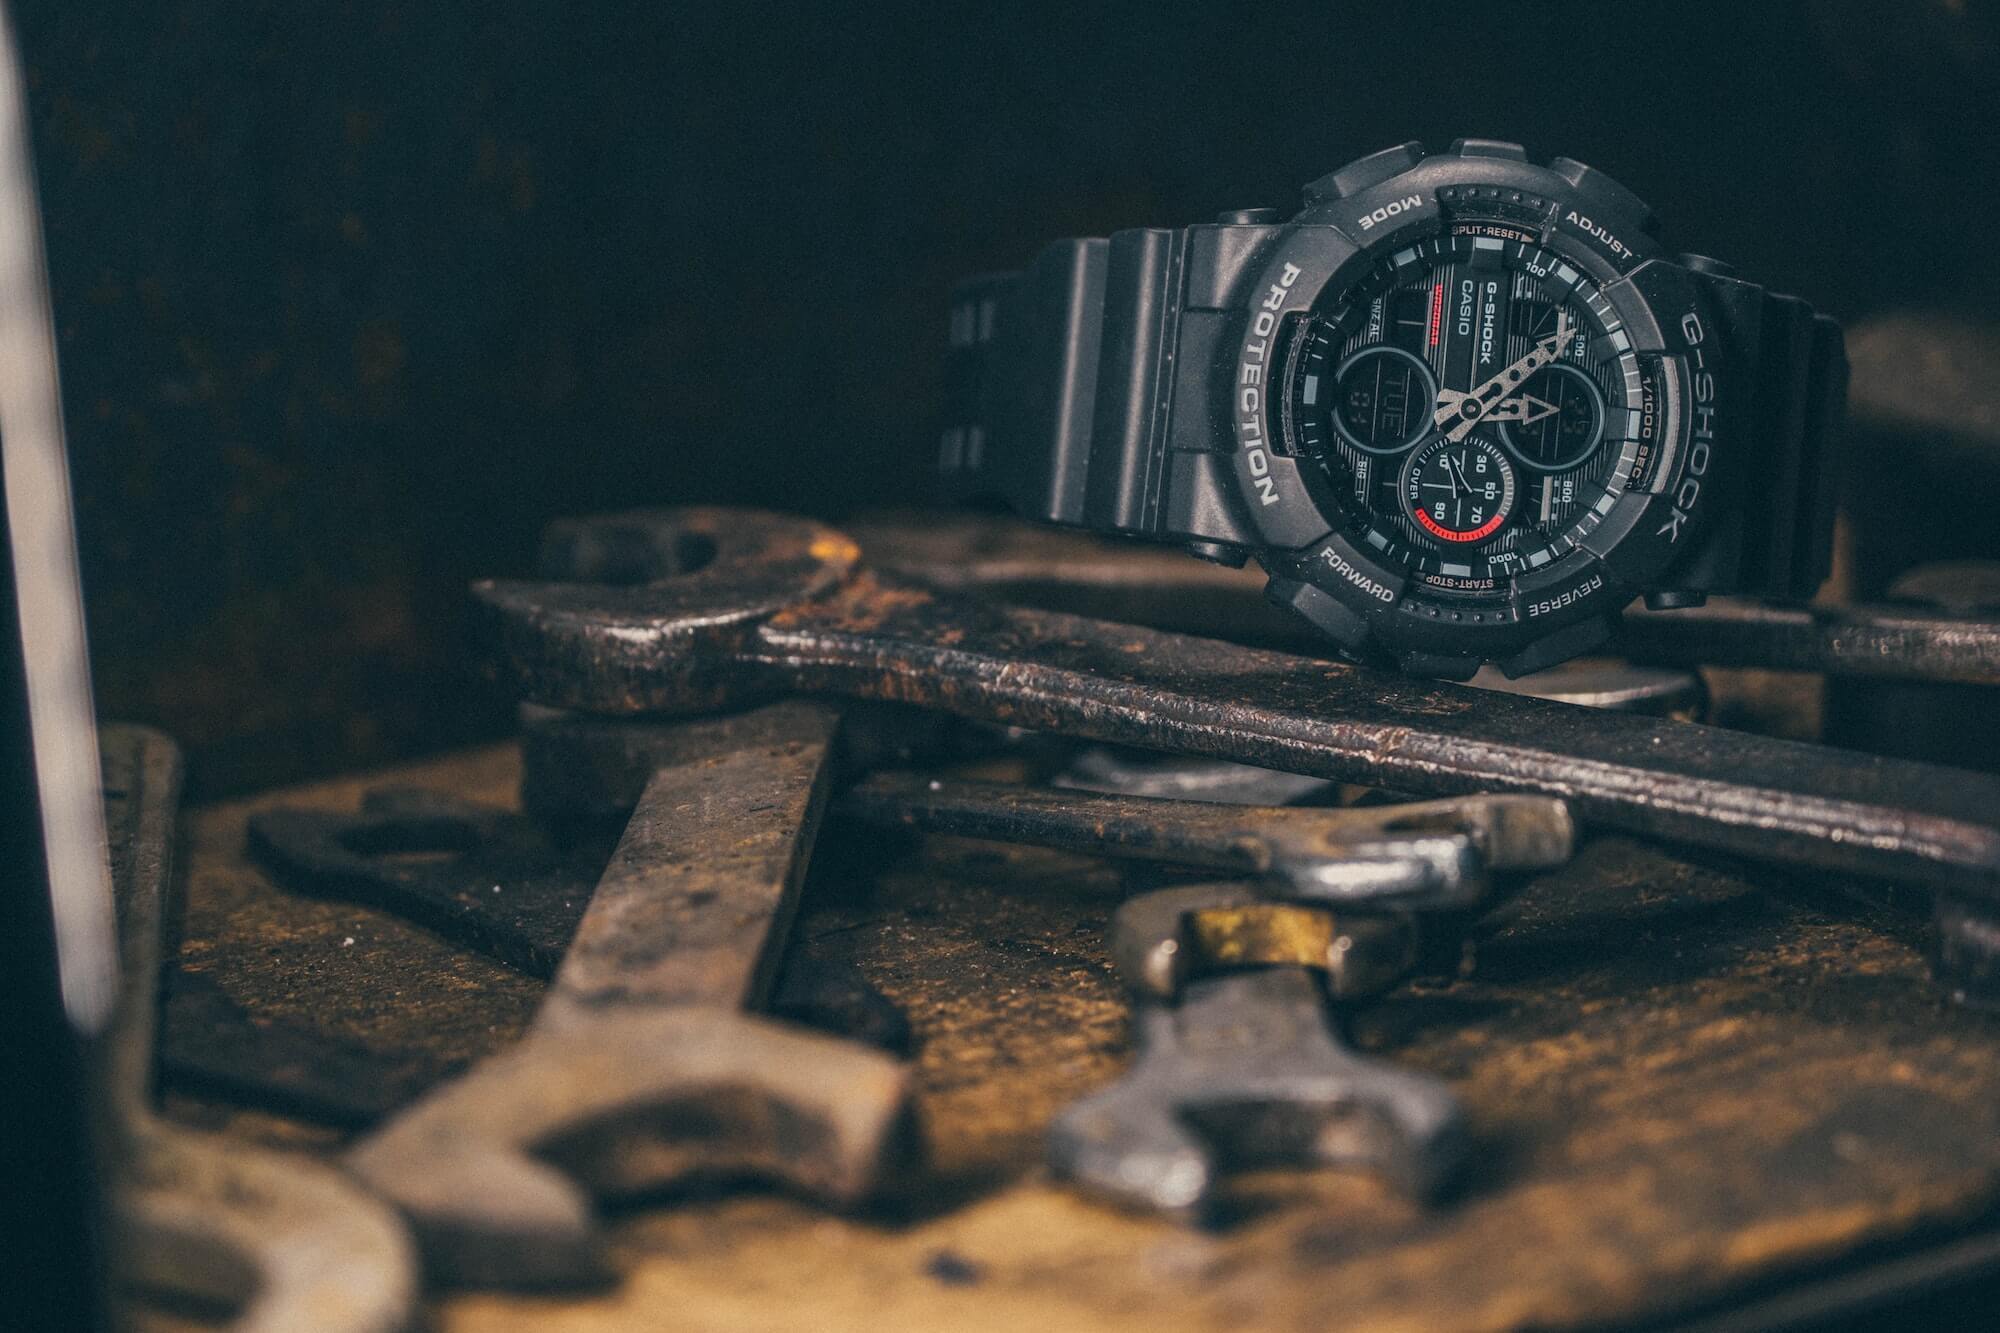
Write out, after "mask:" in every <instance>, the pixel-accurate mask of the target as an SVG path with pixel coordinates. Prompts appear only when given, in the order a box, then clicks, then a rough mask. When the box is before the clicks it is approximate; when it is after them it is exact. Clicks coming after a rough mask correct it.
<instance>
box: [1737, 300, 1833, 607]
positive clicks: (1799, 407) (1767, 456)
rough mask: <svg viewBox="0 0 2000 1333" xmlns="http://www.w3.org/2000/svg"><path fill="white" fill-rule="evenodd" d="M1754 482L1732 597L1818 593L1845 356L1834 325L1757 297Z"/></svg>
mask: <svg viewBox="0 0 2000 1333" xmlns="http://www.w3.org/2000/svg"><path fill="white" fill-rule="evenodd" d="M1761 303H1762V309H1761V311H1760V314H1761V318H1760V320H1759V329H1758V332H1759V337H1758V355H1757V381H1756V408H1755V412H1756V421H1757V438H1758V439H1759V441H1760V443H1761V449H1760V456H1759V458H1758V459H1757V460H1756V467H1757V469H1758V470H1757V473H1756V474H1755V475H1754V476H1752V477H1751V478H1750V480H1749V485H1748V486H1747V487H1745V488H1744V492H1743V493H1744V495H1745V504H1746V505H1747V506H1749V512H1748V514H1747V515H1746V521H1745V523H1744V527H1743V547H1742V563H1741V566H1740V567H1739V570H1738V590H1739V591H1742V592H1746V593H1751V594H1754V595H1756V596H1760V597H1768V598H1772V599H1775V600H1780V601H1805V600H1808V599H1809V598H1811V597H1812V595H1813V594H1814V593H1816V592H1817V591H1819V586H1820V584H1822V583H1824V582H1825V581H1826V577H1827V574H1828V573H1829V572H1830V570H1831V567H1832V562H1833V518H1834V508H1835V505H1836V503H1837V501H1838V499H1839V496H1838V481H1839V475H1840V470H1841V469H1840V463H1841V458H1840V449H1839V446H1840V428H1841V421H1842V417H1843V415H1844V413H1845V409H1846V404H1847V352H1846V345H1845V340H1844V339H1843V338H1842V336H1841V332H1840V325H1838V324H1836V323H1835V322H1834V321H1833V320H1831V319H1829V318H1827V317H1826V316H1825V315H1821V314H1817V313H1815V312H1814V311H1813V308H1812V307H1811V306H1809V305H1807V304H1806V303H1805V302H1804V301H1801V300H1799V299H1798V298H1797V297H1795V296H1781V295H1778V294H1777V293H1775V292H1765V293H1762V302H1761Z"/></svg>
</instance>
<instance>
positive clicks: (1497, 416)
mask: <svg viewBox="0 0 2000 1333" xmlns="http://www.w3.org/2000/svg"><path fill="white" fill-rule="evenodd" d="M1555 411H1556V405H1555V404H1554V403H1545V402H1543V401H1542V400H1541V399H1539V398H1537V397H1535V396H1534V395H1533V394H1528V393H1517V394H1515V395H1514V396H1513V397H1512V398H1508V399H1505V400H1503V401H1502V402H1501V403H1500V405H1499V406H1498V407H1495V408H1493V409H1492V410H1491V411H1489V412H1487V413H1485V414H1484V415H1482V416H1481V417H1480V418H1479V419H1480V420H1481V421H1516V422H1520V423H1521V424H1523V425H1526V424H1527V423H1529V422H1532V421H1540V420H1541V419H1542V418H1543V417H1546V416H1553V415H1555Z"/></svg>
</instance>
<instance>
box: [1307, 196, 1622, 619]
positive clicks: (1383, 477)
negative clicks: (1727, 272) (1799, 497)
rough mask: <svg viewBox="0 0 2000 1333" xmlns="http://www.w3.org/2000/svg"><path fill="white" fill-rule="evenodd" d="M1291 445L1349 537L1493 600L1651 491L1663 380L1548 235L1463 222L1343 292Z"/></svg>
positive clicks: (1412, 571) (1318, 314)
mask: <svg viewBox="0 0 2000 1333" xmlns="http://www.w3.org/2000/svg"><path fill="white" fill-rule="evenodd" d="M1286 374H1287V377H1288V382H1287V387H1286V394H1285V423H1284V429H1285V439H1286V444H1287V447H1288V448H1289V449H1290V450H1291V451H1292V452H1294V453H1296V454H1298V455H1300V456H1302V457H1305V458H1309V459H1312V460H1314V461H1315V462H1317V464H1318V465H1319V466H1320V467H1321V468H1322V469H1323V470H1324V472H1325V475H1326V478H1327V480H1328V481H1329V482H1330V483H1331V485H1332V487H1333V490H1334V493H1335V495H1336V496H1337V497H1338V500H1339V504H1340V509H1341V517H1342V519H1343V520H1344V524H1345V528H1346V530H1347V532H1348V535H1349V536H1350V537H1351V538H1352V539H1353V540H1354V541H1355V542H1356V543H1357V544H1360V545H1362V546H1363V547H1364V548H1365V549H1368V550H1371V551H1372V552H1373V553H1374V555H1375V558H1376V559H1378V560H1380V561H1381V562H1382V563H1384V564H1386V565H1389V566H1391V567H1393V568H1398V569H1400V570H1402V571H1403V572H1405V573H1407V574H1408V575H1409V577H1411V578H1412V579H1415V580H1417V581H1420V582H1421V583H1423V584H1424V585H1426V586H1428V587H1430V588H1433V589H1440V590H1444V591H1447V592H1452V593H1463V594H1466V595H1469V596H1475V597H1476V596H1479V595H1481V594H1486V593H1499V592H1504V591H1506V589H1507V587H1508V585H1509V583H1510V581H1511V580H1512V579H1513V578H1514V576H1516V575H1518V574H1522V573H1526V572H1529V571H1532V570H1537V569H1540V568H1542V567H1543V566H1545V565H1548V564H1550V563H1551V562H1553V561H1555V560H1557V559H1559V558H1561V557H1562V556H1563V555H1564V554H1565V553H1567V552H1569V551H1571V550H1573V549H1575V547H1576V545H1577V543H1578V541H1579V540H1580V539H1581V538H1583V537H1584V536H1585V535H1587V534H1588V533H1589V532H1590V531H1591V530H1592V529H1593V528H1595V527H1596V526H1597V524H1598V523H1600V522H1602V521H1603V517H1604V515H1605V514H1606V513H1608V512H1609V511H1610V509H1611V506H1612V504H1613V502H1614V501H1615V499H1616V498H1617V494H1618V493H1619V492H1622V491H1623V490H1624V489H1625V488H1626V487H1627V486H1628V485H1637V484H1643V482H1644V480H1645V477H1644V475H1643V474H1644V471H1645V469H1646V468H1647V467H1648V466H1649V465H1650V463H1651V461H1652V460H1651V457H1650V456H1651V453H1652V450H1651V449H1650V448H1649V447H1647V446H1646V445H1645V444H1644V443H1642V441H1643V438H1644V435H1645V433H1646V432H1649V431H1650V430H1651V428H1652V423H1653V421H1654V419H1655V413H1654V411H1653V408H1652V401H1653V396H1654V394H1655V392H1656V387H1657V380H1658V372H1657V368H1656V366H1655V365H1653V364H1648V363H1647V361H1646V359H1642V358H1641V357H1639V356H1638V355H1636V354H1635V353H1634V352H1633V350H1632V345H1631V339H1630V338H1629V337H1628V336H1627V334H1626V332H1625V330H1624V328H1623V326H1622V325H1621V323H1620V322H1619V318H1618V314H1617V311H1616V310H1614V309H1613V308H1612V305H1611V303H1610V301H1608V300H1607V299H1606V298H1605V296H1604V294H1603V293H1602V292H1601V291H1599V290H1598V288H1597V285H1596V284H1595V283H1594V282H1593V281H1592V280H1591V279H1590V278H1588V277H1586V276H1585V275H1584V274H1583V273H1582V272H1581V271H1580V270H1579V269H1578V268H1577V267H1576V266H1575V265H1574V264H1571V263H1569V262H1568V261H1566V260H1564V259H1563V258H1562V257H1561V256H1559V255H1557V254H1555V253H1553V252H1552V251H1549V250H1546V249H1544V248H1542V246H1541V244H1540V241H1539V238H1538V237H1537V236H1536V235H1535V234H1533V233H1532V232H1527V231H1523V230H1521V229H1519V228H1517V227H1514V226H1511V225H1507V224H1502V223H1493V222H1468V221H1460V222H1457V223H1454V224H1452V225H1451V226H1449V227H1448V228H1447V229H1444V230H1442V231H1440V232H1439V233H1438V234H1435V235H1432V236H1430V237H1426V238H1424V239H1422V240H1418V241H1415V242H1413V243H1412V244H1410V245H1408V246H1406V247H1405V248H1403V249H1401V250H1398V251H1397V252H1396V253H1395V254H1393V255H1391V256H1389V257H1388V258H1387V259H1384V260H1382V261H1381V262H1380V263H1379V264H1377V265H1376V266H1375V268H1374V269H1373V270H1371V271H1370V272H1369V273H1367V274H1366V275H1365V276H1364V277H1362V278H1361V280H1360V281H1358V282H1356V283H1355V284H1353V285H1352V286H1350V287H1348V288H1347V289H1346V290H1343V291H1332V290H1330V291H1329V292H1328V293H1327V294H1326V295H1325V296H1323V297H1322V298H1321V300H1320V302H1319V304H1318V305H1316V306H1315V307H1314V309H1313V310H1312V312H1311V313H1310V314H1309V315H1307V316H1306V317H1305V318H1304V322H1303V323H1302V324H1300V325H1298V326H1297V327H1296V328H1295V329H1294V331H1293V333H1292V337H1291V342H1290V349H1289V353H1288V355H1287V369H1286Z"/></svg>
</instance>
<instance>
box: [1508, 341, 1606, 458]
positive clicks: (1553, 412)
mask: <svg viewBox="0 0 2000 1333" xmlns="http://www.w3.org/2000/svg"><path fill="white" fill-rule="evenodd" d="M1516 401H1517V402H1519V403H1520V404H1521V407H1520V408H1519V409H1518V410H1517V411H1515V412H1514V413H1513V414H1512V415H1511V416H1510V417H1508V418H1503V419H1501V420H1500V438H1501V439H1503V440H1505V441H1506V442H1507V447H1508V448H1510V449H1511V450H1513V452H1514V456H1515V457H1516V458H1518V459H1520V460H1521V464H1522V466H1524V467H1527V468H1531V469H1533V470H1534V471H1537V472H1561V471H1564V470H1565V469H1568V468H1573V467H1575V466H1576V465H1577V464H1578V463H1581V462H1583V461H1584V460H1585V459H1587V458H1589V457H1590V456H1591V454H1593V453H1595V452H1596V451H1597V444H1598V441H1600V440H1602V439H1603V438H1604V391H1603V390H1602V389H1599V388H1598V387H1597V384H1596V382H1595V381H1594V380H1592V379H1591V378H1590V376H1589V375H1586V374H1585V373H1584V372H1583V371H1582V370H1580V369H1578V368H1577V367H1576V366H1573V365H1569V364H1568V363H1566V362H1561V361H1558V362H1557V363H1555V364H1554V365H1551V366H1544V367H1543V368H1542V369H1540V370H1538V371H1536V372H1535V373H1534V374H1533V375H1530V376H1529V377H1528V381H1527V383H1525V384H1523V385H1522V386H1521V389H1520V391H1519V395H1518V397H1517V399H1516Z"/></svg>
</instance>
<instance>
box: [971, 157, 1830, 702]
mask: <svg viewBox="0 0 2000 1333" xmlns="http://www.w3.org/2000/svg"><path fill="white" fill-rule="evenodd" d="M1658 231H1659V226H1658V222H1657V220H1656V219H1655V217H1654V215H1653V212H1652V210H1651V209H1649V208H1648V207H1647V206H1646V205H1645V204H1644V203H1642V202H1640V200H1639V199H1638V197H1637V196H1635V195H1634V194H1632V192H1631V191H1629V190H1627V189H1626V188H1625V187H1624V186H1622V185H1619V184H1618V183H1617V182H1616V181H1614V180H1612V179H1611V178H1610V177H1608V176H1606V175H1604V174H1603V173H1602V172H1599V171H1595V170H1593V169H1591V168H1590V167H1587V166H1584V165H1583V164H1582V163H1580V162H1572V161H1570V160H1568V159H1567V158H1556V159H1555V160H1554V161H1552V162H1550V163H1549V164H1548V165H1547V166H1541V165H1537V164H1534V163H1531V162H1529V161H1528V157H1527V154H1526V152H1525V151H1523V150H1522V148H1521V147H1520V146H1519V145H1517V144H1509V143H1496V142H1493V141H1491V140H1484V139H1461V140H1459V141H1458V142H1457V143H1455V144H1453V145H1452V146H1451V148H1450V149H1449V150H1447V151H1446V152H1443V153H1438V154H1433V155H1429V156H1426V155H1425V153H1424V151H1423V150H1422V148H1421V147H1419V146H1418V145H1417V144H1414V143H1411V144H1404V145H1403V146H1401V147H1399V148H1391V149H1387V150H1385V151H1383V152H1380V153H1375V154H1373V155H1371V156H1368V157H1364V158H1362V159H1360V160H1359V161H1356V162H1352V163H1350V164H1348V165H1347V166H1345V167H1342V168H1341V169H1340V170H1338V171H1336V172H1334V173H1333V174H1331V175H1329V176H1326V177H1324V178H1322V179H1320V180H1317V181H1314V182H1313V183H1312V184H1311V185H1308V186H1307V187H1306V189H1305V208H1304V210H1303V211H1302V212H1300V213H1299V214H1298V215H1297V216H1296V217H1294V218H1292V219H1291V220H1290V221H1289V222H1285V221H1280V220H1279V218H1278V215H1277V212H1276V210H1273V209H1247V210H1244V211H1242V212H1238V213H1230V214H1225V215H1224V216H1223V217H1222V218H1221V219H1220V220H1219V221H1217V222H1216V223H1214V224H1211V225H1204V226H1194V227H1188V228H1185V229H1183V230H1178V231H1170V230H1159V229H1153V228H1145V229H1139V230H1133V231H1121V232H1118V233H1116V234H1114V235H1112V236H1111V237H1109V238H1108V239H1103V238H1097V239H1084V240H1068V241H1059V242H1057V243H1055V244H1053V245H1051V246H1049V247H1048V248H1047V249H1045V250H1043V251H1042V252H1041V254H1040V255H1038V256H1036V258H1035V260H1034V262H1033V263H1032V264H1031V265H1029V267H1028V268H1027V269H1026V270H1025V271H1022V272H1019V273H1006V274H997V275H991V276H986V277H980V278H975V279H972V280H970V281H968V282H965V283H963V284H961V285H960V286H959V287H958V288H957V289H956V290H955V292H954V293H953V297H952V304H951V324H950V353H949V359H950V369H949V374H948V382H949V389H948V411H947V416H946V422H945V428H944V434H943V446H942V453H941V464H942V468H943V471H944V474H945V477H946V479H947V483H948V486H949V488H950V489H951V490H953V491H954V492H956V493H957V494H959V495H962V496H968V497H969V496H977V495H988V496H997V497H999V498H1001V499H1003V500H1005V501H1006V502H1007V503H1008V504H1010V505H1011V506H1012V507H1013V508H1015V509H1016V510H1018V511H1019V512H1020V513H1022V514H1023V515H1025V516H1027V517H1029V518H1033V519H1037V520H1040V521H1044V522H1051V523H1060V524H1066V525H1071V526H1076V527H1083V528H1090V529H1095V530H1098V531H1102V532H1107V533H1122V534H1127V535H1131V536H1136V537H1144V538H1151V539H1155V540H1159V541H1166V542H1175V543H1180V544H1182V545H1185V546H1186V547H1187V548H1188V549H1189V550H1190V551H1192V552H1193V553H1194V554H1196V555H1199V556H1203V557H1205V558H1207V559H1211V560H1219V561H1223V562H1225V563H1229V564H1241V563H1243V562H1244V561H1245V560H1246V559H1249V558H1251V557H1255V558H1256V559H1257V560H1258V562H1259V563H1261V564H1262V565H1263V566H1264V568H1265V570H1266V571H1267V572H1268V573H1269V574H1270V576H1271V581H1270V587H1269V591H1270V595H1271V597H1272V598H1273V599H1274V600H1276V601H1277V602H1279V603H1281V604H1282V605H1285V606H1288V607H1290V608H1292V609H1293V610H1294V611H1296V612H1297V613H1298V614H1300V615H1301V616H1303V617H1305V618H1306V619H1307V620H1308V621H1310V622H1311V623H1312V624H1314V625H1315V626H1317V627H1318V628H1319V629H1321V630H1323V631H1324V632H1325V633H1326V634H1327V635H1328V636H1329V637H1330V638H1331V639H1332V640H1333V642H1334V643H1335V644H1337V645H1338V646H1339V648H1340V649H1341V651H1342V652H1344V653H1345V654H1346V655H1348V656H1350V657H1353V658H1355V659H1357V660H1361V661H1366V662H1372V663H1381V664H1395V665H1399V666H1401V667H1402V668H1404V669H1405V670H1408V671H1413V672H1419V673H1423V674H1427V675H1435V676H1444V677H1452V678H1463V677H1465V676H1468V675H1470V674H1471V673H1472V672H1473V671H1474V670H1475V669H1477V668H1478V666H1479V665H1480V663H1482V662H1488V661H1490V662H1496V663H1498V664H1499V665H1500V667H1501V668H1502V669H1503V670H1505V671H1506V672H1507V673H1508V674H1509V675H1520V674H1523V673H1525V672H1529V671H1534V670H1538V669H1540V668H1542V667H1545V666H1550V665H1553V664H1554V663H1557V662H1560V661H1562V660H1564V659H1565V658H1569V657H1572V656H1575V655H1576V654H1578V653H1581V652H1585V651H1588V650H1590V649H1592V648H1594V647H1596V646H1598V645H1599V644H1601V643H1603V642H1604V641H1605V640H1606V639H1607V638H1608V637H1609V635H1610V634H1611V632H1612V630H1613V629H1614V627H1615V625H1616V622H1617V617H1618V613H1619V611H1620V610H1621V609H1622V608H1623V607H1624V606H1625V605H1626V604H1627V603H1629V602H1630V601H1631V600H1632V599H1633V598H1634V597H1637V596H1644V597H1645V599H1646V603H1647V605H1648V606H1651V607H1655V608H1666V607H1684V606H1690V605H1697V604H1699V603H1700V602H1701V601H1702V600H1703V599H1704V598H1706V597H1707V596H1708V595H1709V594H1710V593H1745V594H1751V595H1755V596H1760V597H1766V598H1773V599H1782V600H1803V599H1805V598H1808V597H1810V596H1811V595H1812V593H1813V592H1814V590H1815V589H1817V588H1818V587H1819V585H1820V583H1821V582H1822V581H1823V580H1824V578H1825V577H1826V573H1827V565H1828V561H1829V555H1830V548H1831V544H1832V526H1833V508H1834V481H1835V477H1836V473H1837V471H1838V469H1837V466H1836V459H1835V454H1834V441H1835V439H1836V437H1837V434H1838V426H1839V419H1840V415H1841V410H1842V406H1843V403H1844V400H1845V396H1846V383H1847V361H1846V356H1845V353H1844V351H1843V348H1842V342H1841V335H1840V328H1839V326H1838V325H1837V324H1835V323H1834V322H1833V321H1832V320H1830V319H1828V318H1826V317H1825V316H1823V315H1817V314H1815V313H1814V312H1813V310H1812V309H1811V307H1809V306H1808V305H1806V303H1805V302H1803V301H1801V300H1799V299H1797V298H1796V297H1791V296H1780V295H1778V294H1776V293H1774V292H1769V291H1766V290H1765V289H1763V288H1762V287H1758V286H1756V285H1754V284H1752V283H1749V282H1746V281H1743V280H1742V279H1740V278H1738V277H1737V276H1736V275H1735V274H1734V272H1733V271H1731V270H1730V269H1729V268H1728V267H1727V266H1726V265H1724V264H1721V263H1718V262H1717V261H1715V260H1712V259H1707V258H1704V257H1702V256H1699V255H1690V254H1673V253H1670V252H1669V251H1667V250H1666V249H1665V248H1664V247H1663V246H1662V245H1661V243H1660V241H1659V239H1658Z"/></svg>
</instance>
